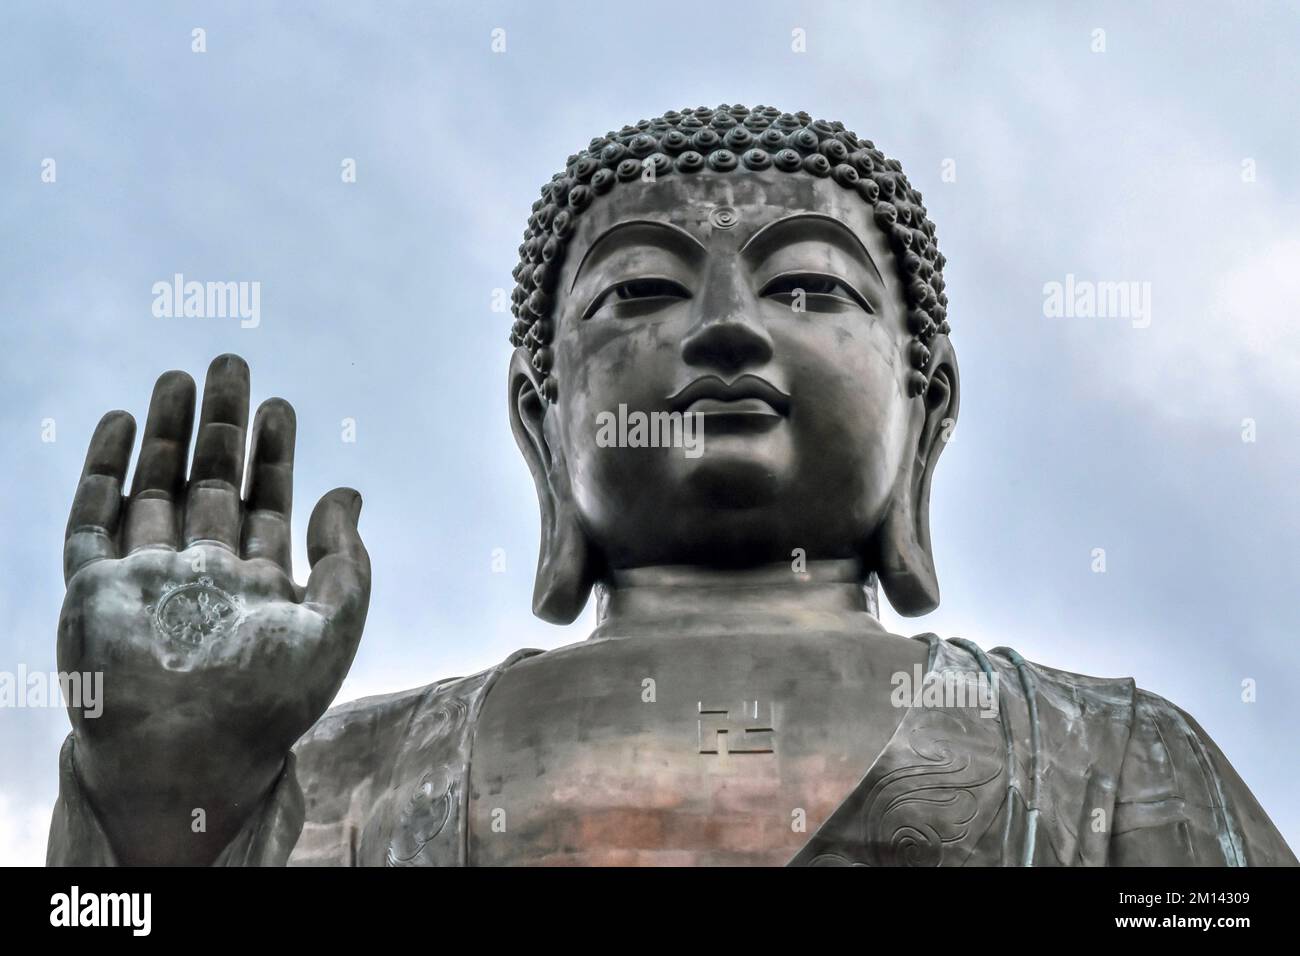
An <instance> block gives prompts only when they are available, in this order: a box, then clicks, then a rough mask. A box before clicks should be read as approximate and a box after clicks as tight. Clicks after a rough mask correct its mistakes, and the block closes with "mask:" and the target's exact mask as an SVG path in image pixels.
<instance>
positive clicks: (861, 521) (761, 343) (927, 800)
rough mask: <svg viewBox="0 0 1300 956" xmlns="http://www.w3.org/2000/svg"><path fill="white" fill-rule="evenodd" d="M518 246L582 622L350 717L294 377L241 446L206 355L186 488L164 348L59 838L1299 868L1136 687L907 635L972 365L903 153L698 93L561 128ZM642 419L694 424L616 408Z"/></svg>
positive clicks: (348, 653)
mask: <svg viewBox="0 0 1300 956" xmlns="http://www.w3.org/2000/svg"><path fill="white" fill-rule="evenodd" d="M520 257H521V259H520V263H519V265H518V267H517V268H516V269H515V272H514V278H515V280H516V281H517V283H518V284H517V286H516V288H515V290H514V295H513V301H514V314H515V323H514V326H513V329H512V332H511V341H512V343H513V344H514V346H515V351H514V354H513V356H512V358H511V361H510V368H509V391H508V395H509V402H508V407H509V414H510V421H511V426H512V428H513V431H514V434H515V437H516V440H517V442H518V444H519V447H520V449H521V451H522V453H523V455H524V457H525V459H526V460H527V463H528V467H529V468H530V470H531V472H532V475H533V478H534V480H535V483H536V486H537V493H538V498H539V501H540V506H541V515H542V535H541V538H542V541H541V555H540V558H539V562H538V570H537V579H536V588H535V592H534V597H533V609H534V611H535V613H536V614H538V615H539V616H541V617H543V618H545V619H547V620H550V621H557V622H569V621H572V620H574V619H575V618H576V616H577V615H578V614H579V613H580V611H581V610H582V608H583V607H584V606H585V604H586V602H587V601H588V600H589V598H590V597H591V595H592V593H593V592H594V593H595V600H596V602H597V621H598V624H597V627H596V630H595V631H594V632H593V633H592V635H591V636H590V638H588V639H587V640H585V641H583V642H580V643H577V644H573V645H569V646H567V647H561V648H557V649H555V650H550V651H545V652H543V651H535V650H523V651H519V652H517V653H516V654H514V655H512V656H511V657H510V658H509V659H508V660H506V661H505V662H503V663H501V664H498V665H497V666H495V667H492V668H490V669H489V670H486V671H483V672H481V673H478V674H475V675H472V676H469V677H462V678H455V679H451V680H443V681H439V682H436V683H433V684H430V685H428V686H426V687H422V688H417V689H415V690H411V691H406V692H401V693H396V694H391V695H386V696H382V697H376V698H367V699H364V700H359V701H354V702H352V703H348V704H343V705H341V706H338V707H336V708H334V709H332V710H330V711H329V712H328V713H325V709H326V707H327V705H328V703H329V702H330V700H331V699H332V698H333V697H334V695H335V694H336V693H337V691H338V688H339V686H340V684H341V683H342V681H343V678H344V676H345V675H346V673H347V670H348V667H349V665H350V663H351V660H352V657H353V654H354V653H355V650H356V647H357V644H358V642H359V640H360V638H361V633H362V628H363V625H364V622H365V617H366V609H367V605H368V601H369V575H370V569H369V560H368V558H367V555H366V551H365V548H364V546H363V545H362V543H361V539H360V537H359V536H358V532H357V518H358V515H359V512H360V497H359V496H358V495H357V494H356V493H355V492H353V491H351V490H349V489H337V490H335V491H333V492H330V493H329V494H327V495H326V496H325V497H324V498H323V499H322V500H321V502H320V503H319V504H318V505H317V507H316V510H315V511H314V513H313V515H312V518H311V521H310V525H309V529H308V553H309V557H310V560H311V562H312V572H311V577H310V580H309V582H308V584H307V586H306V588H300V587H298V586H296V585H295V584H294V582H293V578H292V575H291V573H290V565H289V561H290V541H289V510H290V503H291V499H292V467H293V445H294V429H295V419H294V413H293V410H292V408H291V407H290V406H289V405H288V404H287V403H286V402H284V401H282V400H279V399H272V400H270V401H268V402H267V403H265V404H264V405H263V406H262V407H261V408H260V409H259V410H258V412H257V415H256V417H255V419H254V422H253V429H252V432H253V436H252V446H251V452H250V453H249V457H250V465H249V467H248V469H247V474H246V475H245V467H244V446H245V431H246V426H247V422H248V369H247V366H246V365H245V364H244V363H243V362H242V360H240V359H238V358H236V357H233V356H223V357H221V358H218V359H217V360H216V361H215V362H214V363H213V365H212V367H211V369H210V370H209V373H208V378H207V383H206V385H205V390H204V395H203V405H202V410H201V414H200V421H199V426H198V436H197V441H196V444H195V448H194V455H193V462H192V464H191V466H190V469H189V475H188V478H187V477H186V473H185V472H186V469H185V465H186V457H187V455H186V453H187V448H188V444H189V438H190V434H191V429H192V424H193V417H194V405H195V386H194V383H193V381H192V380H191V379H190V378H189V377H188V376H187V375H185V374H184V373H181V372H169V373H167V374H165V375H164V376H163V377H162V378H161V379H159V382H158V385H157V387H156V389H155V392H154V396H153V400H152V403H151V406H150V410H149V417H148V421H147V423H146V426H145V433H144V438H143V442H142V446H141V450H140V456H139V463H138V465H137V468H136V472H135V477H134V482H133V485H132V488H131V489H130V492H129V494H125V495H124V494H123V491H124V489H123V481H124V476H125V474H126V470H127V467H128V464H129V461H130V455H131V450H132V444H133V437H134V423H133V421H132V419H131V417H130V416H129V415H127V414H126V413H125V412H114V413H110V414H109V415H107V416H105V418H104V419H103V421H102V422H101V423H100V425H99V427H98V429H97V431H96V433H95V436H94V437H93V439H92V442H91V447H90V452H89V454H88V457H87V462H86V468H85V472H84V474H83V478H82V482H81V485H80V487H79V489H78V492H77V495H76V498H75V501H74V505H73V511H72V516H71V518H70V520H69V526H68V538H67V546H66V557H65V572H66V575H67V579H68V593H67V599H66V602H65V604H64V608H63V613H62V616H61V620H60V628H59V665H60V669H62V670H67V671H73V670H75V671H83V672H84V671H103V672H104V673H105V674H106V683H107V684H108V686H109V687H110V689H111V693H110V696H109V701H108V704H107V705H106V707H105V712H104V714H103V716H102V717H100V718H98V719H95V720H90V719H87V718H86V717H85V716H84V715H82V714H80V713H78V712H76V711H70V714H71V717H72V722H73V732H72V734H71V735H70V736H69V737H68V739H67V742H66V743H65V745H64V748H63V752H62V754H61V759H60V772H61V788H60V799H59V803H58V805H57V807H56V810H55V816H54V822H53V826H52V828H51V834H50V844H49V862H50V863H52V864H59V863H121V864H132V863H199V864H205V863H219V864H227V865H255V864H283V863H289V864H303V865H312V864H338V865H391V866H413V865H458V864H471V865H472V864H512V863H541V864H766V865H771V864H785V863H797V864H866V865H945V866H960V865H1017V866H1018V865H1134V864H1202V865H1256V864H1283V863H1285V864H1294V863H1295V862H1296V859H1295V857H1294V855H1293V854H1292V853H1291V851H1290V850H1289V848H1288V847H1287V845H1286V843H1285V842H1284V841H1283V839H1282V838H1281V836H1280V835H1279V834H1278V832H1277V830H1276V829H1275V828H1274V827H1273V825H1272V823H1271V822H1270V821H1269V819H1268V817H1267V816H1266V815H1265V813H1264V811H1263V810H1262V809H1261V808H1260V806H1259V804H1258V803H1257V802H1256V801H1255V799H1254V798H1253V796H1252V795H1251V794H1250V791H1249V790H1248V789H1247V788H1246V786H1245V784H1243V783H1242V781H1241V780H1240V778H1239V777H1238V776H1237V775H1236V773H1235V772H1234V771H1233V769H1232V767H1231V765H1230V764H1229V763H1228V761H1227V760H1226V759H1225V758H1224V757H1223V755H1222V754H1221V753H1220V752H1219V750H1218V749H1217V748H1216V747H1215V745H1214V743H1213V742H1212V741H1211V740H1210V739H1209V738H1208V737H1207V736H1206V734H1205V733H1204V731H1202V730H1201V729H1200V728H1199V727H1198V726H1197V724H1196V723H1195V721H1193V720H1192V719H1191V718H1190V717H1188V716H1187V715H1186V714H1184V713H1183V712H1182V711H1181V710H1179V709H1178V708H1177V707H1175V706H1174V705H1172V704H1170V703H1169V702H1168V701H1165V700H1164V699H1162V698H1160V697H1157V696H1155V695H1153V694H1150V693H1147V692H1145V691H1142V690H1140V689H1138V688H1136V687H1135V685H1134V683H1133V681H1132V680H1130V679H1098V678H1091V677H1083V676H1079V675H1075V674H1069V673H1065V672H1062V671H1058V670H1053V669H1051V668H1048V667H1043V666H1040V665H1036V664H1032V663H1029V662H1027V661H1025V660H1023V659H1022V658H1021V657H1020V656H1019V655H1018V654H1017V653H1016V652H1015V651H1013V650H1010V649H1008V648H998V649H994V650H989V651H987V652H986V651H984V650H982V649H981V648H979V647H977V646H975V645H974V644H972V643H970V642H967V641H962V640H952V641H945V640H941V639H939V638H938V637H936V636H934V635H931V634H926V635H921V636H920V637H918V638H904V637H899V636H895V635H892V634H890V633H888V632H887V631H886V630H885V629H884V628H883V627H882V626H881V624H880V622H879V620H878V617H877V613H876V612H877V587H878V586H879V587H880V588H882V589H883V590H884V592H885V595H886V597H887V598H888V599H889V601H890V602H891V604H892V605H893V606H894V607H895V608H896V609H897V610H898V611H899V612H900V613H902V614H904V615H909V616H910V615H918V614H923V613H926V612H928V611H930V610H932V609H933V608H934V607H935V606H937V604H938V600H939V591H938V583H937V579H936V575H935V569H934V563H933V559H932V556H931V548H930V529H929V515H928V510H929V495H930V484H931V479H932V477H933V474H934V468H935V464H936V462H937V459H938V457H939V453H940V452H941V451H942V450H943V447H944V444H945V442H946V441H947V440H948V437H949V434H950V432H951V429H952V427H953V425H954V424H955V422H956V419H957V412H958V397H959V381H958V371H957V360H956V355H955V353H954V350H953V345H952V343H951V341H950V338H949V332H950V328H949V323H948V318H947V296H946V294H945V292H944V281H943V267H944V257H943V256H942V254H940V253H939V251H938V248H937V245H936V240H935V229H934V226H933V224H932V223H931V222H930V220H929V219H928V217H927V213H926V209H925V206H924V205H923V204H922V197H921V194H920V193H919V192H917V191H916V190H915V189H914V188H913V187H912V186H911V185H910V184H909V182H908V180H907V179H906V177H905V176H904V175H903V173H902V168H901V166H900V165H899V163H898V162H896V161H895V160H891V159H888V158H886V157H885V156H884V154H883V153H882V152H881V151H880V150H879V149H877V148H876V146H875V145H874V144H873V143H871V142H870V141H867V140H863V139H860V138H859V137H857V136H856V135H855V134H853V133H852V132H849V131H848V130H846V129H845V128H844V126H843V125H842V124H840V123H830V122H825V121H821V120H817V121H814V120H812V118H811V117H809V116H808V115H807V114H805V113H797V114H790V113H783V112H781V111H780V110H777V109H772V108H768V107H756V108H753V109H746V108H744V107H740V106H729V105H723V106H720V107H718V108H717V109H704V108H700V109H695V110H686V111H683V112H680V113H679V112H670V113H667V114H665V115H664V116H662V117H659V118H657V119H655V120H649V121H642V122H640V123H638V124H636V125H635V126H629V127H625V128H624V129H622V130H621V131H618V132H611V133H609V134H607V135H606V136H603V137H600V138H598V139H596V140H593V141H592V142H591V144H590V145H589V146H588V148H587V149H585V150H583V151H581V152H580V153H578V154H576V155H574V156H572V157H570V159H569V161H568V163H567V164H566V167H565V170H564V171H563V172H561V173H559V174H558V175H556V176H555V177H554V178H553V179H552V180H551V182H549V183H548V184H547V185H546V186H545V187H544V188H543V189H542V194H541V198H540V199H539V200H538V201H537V202H536V203H535V204H534V207H533V210H532V214H531V216H530V217H529V220H528V227H527V231H526V233H525V236H524V242H523V244H522V245H521V246H520ZM628 409H631V410H632V412H633V413H637V414H640V415H642V416H643V418H642V420H641V421H642V422H645V421H650V422H652V423H653V422H656V421H657V422H659V423H667V422H669V421H671V422H673V423H674V424H681V423H683V422H685V423H687V424H689V425H690V426H692V427H694V428H696V429H698V437H699V438H700V439H701V442H702V444H700V445H699V446H698V447H695V448H694V451H695V452H697V453H695V454H691V453H690V452H691V449H690V448H683V447H680V444H681V443H679V442H674V441H672V440H665V441H644V440H642V441H637V440H629V439H628V432H629V429H628V428H625V427H623V426H622V425H620V427H619V428H618V429H617V432H618V435H619V440H618V441H610V440H597V432H598V429H599V428H600V427H603V426H602V425H601V423H602V421H603V422H604V423H605V424H608V423H609V422H611V421H613V418H612V417H611V416H615V415H616V414H617V415H619V416H621V417H620V419H619V420H620V422H623V421H624V420H626V419H627V417H628V416H627V415H626V410H628ZM674 416H676V417H674ZM639 424H640V423H638V425H639ZM682 433H683V434H692V433H691V432H689V429H686V430H684V431H683V432H682ZM610 434H612V431H611V432H610ZM664 434H665V435H668V434H669V432H668V430H665V431H664ZM642 437H643V438H644V436H642ZM606 438H608V435H606ZM245 478H246V485H245V486H244V490H243V492H242V495H241V490H240V489H241V482H244V481H245ZM904 685H907V686H908V687H909V688H910V690H908V691H906V692H903V693H900V692H899V691H900V689H901V688H903V686H904ZM922 685H924V686H922ZM322 714H323V716H322ZM198 810H202V816H203V819H204V826H203V827H202V828H199V827H196V826H195V820H196V818H197V811H198Z"/></svg>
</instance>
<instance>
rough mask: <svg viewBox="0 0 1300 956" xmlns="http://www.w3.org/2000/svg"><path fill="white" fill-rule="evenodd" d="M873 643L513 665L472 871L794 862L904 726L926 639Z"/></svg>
mask: <svg viewBox="0 0 1300 956" xmlns="http://www.w3.org/2000/svg"><path fill="white" fill-rule="evenodd" d="M898 644H899V645H900V646H899V647H897V648H890V650H889V652H887V653H880V648H877V647H873V646H872V644H871V643H870V642H869V641H864V640H863V639H862V638H861V637H860V636H853V637H825V636H823V637H821V638H820V639H796V640H792V639H790V638H789V637H784V636H779V635H772V636H752V635H727V636H724V637H711V638H709V639H707V640H703V639H698V640H697V639H688V638H666V639H657V640H635V641H633V640H610V641H603V642H593V643H588V644H584V645H575V646H574V647H572V648H564V649H561V650H559V651H552V652H550V653H548V654H544V655H539V656H538V657H536V658H531V659H529V660H526V661H523V662H521V663H519V664H516V665H515V666H514V667H512V668H510V669H509V670H507V671H506V672H505V673H504V674H503V675H502V676H501V678H500V679H499V681H498V682H497V684H496V685H495V686H494V687H493V689H492V691H491V693H490V694H489V695H488V697H487V699H486V701H485V702H484V704H483V708H482V710H481V712H480V714H479V718H478V721H477V726H476V728H475V733H474V746H473V759H472V762H471V765H470V776H469V801H468V808H467V809H468V819H467V824H468V832H469V859H470V862H471V863H474V864H479V865H484V864H487V865H491V864H581V865H591V864H604V865H647V864H660V865H675V864H681V865H700V864H705V865H709V864H713V865H745V864H760V865H763V864H767V865H781V864H784V863H786V862H787V861H788V860H789V859H790V858H791V857H792V856H794V855H795V853H797V852H798V850H799V849H800V847H802V846H803V845H804V844H805V843H806V842H807V840H808V838H809V836H811V834H812V833H813V832H814V831H815V830H816V829H817V827H818V826H820V825H821V823H822V822H823V821H824V820H825V819H826V818H827V817H828V816H829V815H830V814H831V813H832V812H833V811H834V810H835V808H836V807H837V806H839V804H840V803H841V802H843V800H844V799H845V798H846V797H847V796H848V795H849V794H850V793H851V792H852V791H853V789H854V787H855V786H856V785H857V784H858V782H859V781H860V780H861V779H862V777H863V775H864V774H865V773H866V771H867V769H868V768H869V767H870V766H871V764H872V762H873V761H874V760H875V758H876V756H877V755H878V754H879V753H880V751H881V750H882V749H883V748H884V746H885V744H886V743H887V742H888V740H889V738H890V737H891V736H892V734H893V731H894V729H895V728H896V727H897V725H898V723H899V721H900V720H901V718H902V712H901V711H900V710H898V709H897V708H896V707H894V706H893V705H892V704H891V700H890V693H889V691H890V678H891V676H892V675H893V674H894V673H896V672H897V671H898V670H899V669H900V668H906V667H910V663H911V658H912V657H913V656H916V655H917V654H918V653H919V652H920V649H919V648H917V647H916V646H915V645H913V644H911V642H898Z"/></svg>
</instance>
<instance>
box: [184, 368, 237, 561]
mask: <svg viewBox="0 0 1300 956" xmlns="http://www.w3.org/2000/svg"><path fill="white" fill-rule="evenodd" d="M247 430H248V365H247V364H246V363H245V362H244V360H243V359H241V358H240V357H239V356H238V355H219V356H217V357H216V358H215V359H213V360H212V364H211V365H210V366H209V367H208V377H207V379H206V380H205V381H204V383H203V409H202V411H200V413H199V433H198V438H196V439H195V442H194V461H193V462H191V463H190V485H189V489H188V491H187V493H186V500H185V532H184V534H183V536H182V542H183V544H184V546H185V547H187V548H188V547H189V546H190V545H192V544H194V543H195V542H196V541H211V542H215V543H216V544H220V545H223V546H224V547H227V548H229V549H230V550H231V551H234V550H236V549H237V548H238V547H239V485H240V482H241V481H242V480H243V477H244V436H245V434H246V432H247Z"/></svg>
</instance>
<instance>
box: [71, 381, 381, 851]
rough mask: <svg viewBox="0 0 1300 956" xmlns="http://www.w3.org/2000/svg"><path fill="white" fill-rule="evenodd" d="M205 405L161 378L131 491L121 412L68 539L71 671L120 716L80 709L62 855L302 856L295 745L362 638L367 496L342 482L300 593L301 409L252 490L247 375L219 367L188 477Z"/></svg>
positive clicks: (94, 442) (105, 430) (95, 440)
mask: <svg viewBox="0 0 1300 956" xmlns="http://www.w3.org/2000/svg"><path fill="white" fill-rule="evenodd" d="M194 400H195V389H194V382H193V381H192V380H191V379H190V377H189V376H188V375H185V374H184V373H182V372H171V373H167V374H166V375H164V376H163V377H162V378H160V379H159V381H158V384H157V386H156V387H155V389H154V394H153V399H152V402H151V404H150V410H149V418H148V422H147V424H146V427H145V434H144V439H143V442H142V444H141V449H140V457H139V461H138V463H137V465H136V469H135V477H134V483H133V485H132V488H131V492H130V494H129V495H128V496H126V497H123V495H122V486H123V480H124V477H125V474H126V471H127V467H128V464H129V461H130V457H131V450H132V445H133V441H134V433H135V423H134V421H133V420H132V418H131V416H130V415H128V414H126V413H125V412H110V413H109V414H108V415H106V416H104V418H103V420H102V421H101V422H100V424H99V426H98V428H97V429H96V431H95V434H94V436H93V437H92V439H91V443H90V450H89V452H88V453H87V457H86V466H85V469H84V471H83V473H82V478H81V482H80V484H79V485H78V488H77V493H76V496H75V498H74V501H73V506H72V514H71V516H70V518H69V521H68V533H67V537H66V541H65V546H64V573H65V577H66V580H67V595H66V597H65V599H64V604H63V610H62V613H61V615H60V618H59V637H58V659H59V670H60V671H61V672H65V673H73V672H77V673H102V674H103V675H104V687H105V695H104V696H105V698H106V701H105V703H104V705H103V708H102V713H101V712H94V713H92V712H88V711H84V710H81V709H79V708H77V707H76V706H75V702H71V701H70V702H69V704H70V705H69V708H68V715H69V718H70V719H71V722H72V734H71V736H70V738H69V742H68V743H67V744H66V745H65V747H64V754H63V758H62V759H61V768H60V798H59V804H58V807H57V808H56V813H55V819H54V822H53V825H52V827H51V834H50V857H49V858H50V862H55V863H57V862H72V861H86V862H99V863H121V864H139V863H147V864H187V865H207V864H215V863H240V862H244V863H249V862H283V860H284V857H285V856H287V852H288V849H290V848H291V846H292V843H293V841H294V840H296V838H297V831H298V830H299V829H300V828H301V825H302V816H303V814H302V796H301V791H299V789H298V785H297V782H296V775H295V771H294V765H293V761H292V759H291V758H290V748H291V747H292V746H293V744H294V742H295V741H296V740H297V739H298V738H299V737H301V736H302V734H303V732H304V731H306V730H307V729H308V728H309V727H311V726H312V725H313V724H314V723H315V722H316V720H317V718H319V717H320V715H321V714H322V713H323V712H324V710H325V708H326V706H327V705H328V703H329V701H330V700H331V699H332V698H333V696H334V695H335V693H336V692H337V691H338V688H339V686H340V684H341V683H342V681H343V678H344V677H345V676H346V674H347V671H348V668H349V667H350V665H351V662H352V657H353V655H354V654H355V653H356V648H357V644H358V642H359V641H360V637H361V632H362V628H363V627H364V623H365V616H366V610H367V607H368V604H369V595H370V563H369V558H368V556H367V555H366V551H365V547H364V545H362V543H361V539H360V537H359V535H358V534H357V530H356V522H357V517H358V515H359V513H360V507H361V500H360V496H359V495H357V493H356V492H354V491H352V490H350V489H346V488H341V489H336V490H334V491H332V492H330V493H328V494H327V495H325V497H324V498H322V499H321V501H320V503H319V504H318V505H317V506H316V508H315V510H314V511H313V512H312V516H311V520H310V522H309V525H308V530H307V551H308V557H309V559H310V560H311V562H312V573H311V576H310V578H309V580H308V583H307V586H306V587H305V588H301V587H299V586H297V585H296V584H295V583H294V581H293V577H292V572H291V568H290V563H289V561H290V551H291V549H290V540H289V527H290V525H289V518H290V505H291V502H292V485H293V446H294V432H295V418H294V414H293V409H292V408H291V407H290V406H289V404H288V403H287V402H284V401H283V400H280V399H270V400H269V401H267V402H266V403H264V404H263V405H262V406H261V408H259V410H258V413H257V416H256V419H255V420H254V423H253V429H252V431H253V435H252V451H251V454H250V459H251V465H250V468H249V470H248V474H247V480H246V481H245V474H244V444H245V430H246V426H247V424H248V367H247V365H245V364H244V362H243V360H242V359H239V358H238V357H236V356H222V357H220V358H218V359H217V360H215V361H214V362H213V363H212V367H211V368H210V369H209V372H208V379H207V382H206V385H205V389H204V396H203V406H202V411H201V414H200V420H199V426H198V434H197V438H196V440H195V446H194V456H193V462H192V463H191V467H190V471H189V478H188V480H186V477H185V473H184V472H185V465H186V462H187V458H188V455H187V452H188V448H189V440H190V432H191V428H192V424H193V419H194ZM241 487H243V488H244V489H245V490H244V494H243V496H242V497H241V495H240V488H241ZM286 843H287V844H288V845H287V846H286V845H285V844H286Z"/></svg>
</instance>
